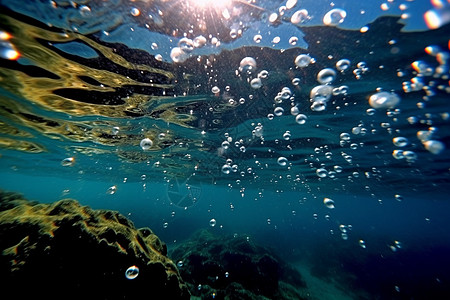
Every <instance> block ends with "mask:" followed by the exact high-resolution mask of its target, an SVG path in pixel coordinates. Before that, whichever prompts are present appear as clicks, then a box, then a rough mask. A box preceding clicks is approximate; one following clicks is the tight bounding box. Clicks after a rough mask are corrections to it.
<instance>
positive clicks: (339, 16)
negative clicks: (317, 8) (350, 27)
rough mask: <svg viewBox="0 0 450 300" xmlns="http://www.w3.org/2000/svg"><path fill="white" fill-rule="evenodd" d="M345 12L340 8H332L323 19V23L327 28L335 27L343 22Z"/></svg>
mask: <svg viewBox="0 0 450 300" xmlns="http://www.w3.org/2000/svg"><path fill="white" fill-rule="evenodd" d="M346 16H347V12H346V11H345V10H343V9H340V8H334V9H332V10H330V11H329V12H327V13H326V14H325V16H324V17H323V23H324V24H325V25H327V26H337V25H339V24H341V23H342V22H344V19H345V17H346Z"/></svg>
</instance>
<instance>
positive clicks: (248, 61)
mask: <svg viewBox="0 0 450 300" xmlns="http://www.w3.org/2000/svg"><path fill="white" fill-rule="evenodd" d="M255 70H256V60H255V59H254V58H253V57H244V58H243V59H242V60H241V62H240V63H239V71H241V72H244V73H245V72H248V73H251V72H253V71H255Z"/></svg>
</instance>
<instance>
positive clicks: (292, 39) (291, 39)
mask: <svg viewBox="0 0 450 300" xmlns="http://www.w3.org/2000/svg"><path fill="white" fill-rule="evenodd" d="M297 42H298V37H296V36H293V37H291V38H290V39H289V44H291V45H292V46H295V45H297Z"/></svg>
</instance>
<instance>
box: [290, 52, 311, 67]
mask: <svg viewBox="0 0 450 300" xmlns="http://www.w3.org/2000/svg"><path fill="white" fill-rule="evenodd" d="M311 61H312V58H311V56H309V55H308V54H300V55H299V56H297V57H296V58H295V60H294V63H295V65H296V66H297V67H299V68H304V67H307V66H309V64H310V63H311Z"/></svg>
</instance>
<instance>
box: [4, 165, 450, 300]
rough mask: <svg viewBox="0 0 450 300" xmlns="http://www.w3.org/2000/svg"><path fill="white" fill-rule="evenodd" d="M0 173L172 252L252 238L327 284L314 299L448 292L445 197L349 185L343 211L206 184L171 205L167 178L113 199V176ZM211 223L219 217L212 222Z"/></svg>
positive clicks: (129, 186) (18, 187)
mask: <svg viewBox="0 0 450 300" xmlns="http://www.w3.org/2000/svg"><path fill="white" fill-rule="evenodd" d="M1 176H2V184H1V186H2V188H5V187H7V189H8V190H12V191H20V192H21V193H23V194H24V195H25V197H27V198H28V199H32V200H38V201H40V202H53V201H57V200H59V199H62V198H75V199H77V200H79V201H80V202H81V203H82V204H83V205H89V206H91V207H93V208H102V209H113V210H118V211H120V212H121V213H122V214H124V215H126V216H127V217H129V218H130V219H131V220H132V221H133V222H134V223H135V225H136V227H147V226H148V227H150V228H151V229H152V230H153V231H154V232H155V233H156V234H157V235H158V236H159V237H160V238H161V239H162V240H163V241H164V242H166V243H167V245H168V247H169V249H171V248H173V247H176V246H177V245H178V244H180V243H183V241H185V240H187V239H188V238H189V237H190V236H191V235H192V234H193V233H194V232H196V231H197V230H199V229H208V230H210V231H211V232H212V233H214V234H216V235H218V236H221V235H233V234H237V235H239V236H247V237H249V238H250V239H252V240H253V241H254V242H256V243H257V244H261V245H264V246H267V247H269V248H271V249H273V250H274V251H275V252H276V253H277V254H278V255H279V256H280V257H282V258H283V259H285V260H286V261H288V262H290V263H292V264H294V265H298V266H299V268H300V270H303V273H302V274H304V276H305V274H307V275H306V278H308V276H309V277H310V278H308V279H309V280H316V281H317V280H320V281H323V282H322V283H320V284H321V286H314V285H313V284H312V283H310V285H309V287H310V288H311V294H312V295H313V296H314V295H316V296H319V297H324V298H328V299H352V298H353V299H357V298H359V299H360V297H362V298H364V297H368V298H369V299H372V298H381V299H384V298H386V297H392V298H395V299H397V298H398V299H409V298H414V299H430V298H428V297H434V299H445V298H446V296H447V295H449V292H450V291H449V285H448V283H449V282H450V281H449V280H450V276H449V273H448V268H450V258H449V256H448V253H449V251H450V227H449V226H448V220H449V215H450V213H449V212H450V203H449V202H448V199H447V196H446V195H445V193H424V194H418V193H417V192H411V193H408V192H405V193H402V201H398V200H397V199H395V197H394V195H395V194H396V193H395V192H393V191H390V190H387V191H378V192H377V197H375V198H374V197H373V196H370V195H369V194H368V193H367V192H365V191H364V190H362V189H361V190H358V191H346V192H341V193H338V194H334V195H333V200H334V201H335V205H336V208H335V209H333V210H330V209H328V208H326V207H324V205H323V203H322V198H319V197H317V198H316V199H314V197H311V195H310V193H304V192H276V191H273V190H269V189H265V190H264V191H263V192H262V193H261V191H262V190H261V189H246V191H245V195H244V197H242V195H241V193H240V191H239V189H235V188H228V187H224V186H217V185H209V184H201V185H198V186H197V188H198V189H199V190H200V194H199V195H200V196H199V197H198V199H197V202H196V203H195V204H194V205H193V206H190V207H188V208H181V207H177V206H175V205H173V204H172V203H171V199H170V195H169V194H168V193H167V190H168V189H167V187H168V185H167V184H164V183H152V182H151V181H150V180H148V181H146V182H127V183H119V184H117V191H116V193H115V194H112V195H111V194H107V193H106V192H105V191H106V190H107V189H108V187H110V186H111V184H112V183H111V182H102V181H82V180H75V181H74V180H71V179H68V178H55V177H45V176H24V175H22V174H20V173H11V172H7V173H5V172H3V173H2V175H1ZM144 183H145V188H144V187H143V185H144ZM183 192H186V193H187V191H186V190H185V191H183V190H182V191H180V193H183ZM261 195H262V196H261ZM230 205H233V207H234V208H233V209H231V208H230ZM327 215H329V217H327ZM211 219H215V220H216V221H217V223H216V225H215V226H213V227H212V226H211V225H210V220H211ZM268 219H270V221H268ZM164 223H167V224H166V225H164ZM342 224H343V225H346V226H348V225H351V229H348V231H347V233H348V239H347V240H344V239H342V237H341V231H340V229H339V226H340V225H342ZM361 239H362V240H364V242H365V245H366V248H362V247H361V246H360V244H359V240H361ZM395 241H397V242H399V245H400V246H399V247H394V246H395ZM305 270H308V272H307V273H305ZM311 278H313V279H311ZM307 282H308V281H307ZM325 283H326V284H328V285H329V286H325ZM326 289H331V290H328V292H325V291H324V290H326ZM333 293H334V295H332V294H333ZM339 297H341V298H339Z"/></svg>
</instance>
